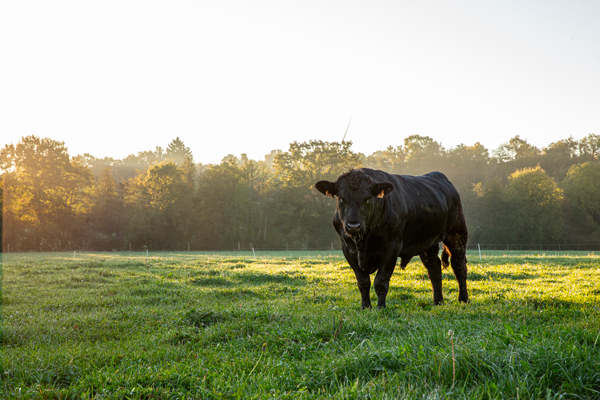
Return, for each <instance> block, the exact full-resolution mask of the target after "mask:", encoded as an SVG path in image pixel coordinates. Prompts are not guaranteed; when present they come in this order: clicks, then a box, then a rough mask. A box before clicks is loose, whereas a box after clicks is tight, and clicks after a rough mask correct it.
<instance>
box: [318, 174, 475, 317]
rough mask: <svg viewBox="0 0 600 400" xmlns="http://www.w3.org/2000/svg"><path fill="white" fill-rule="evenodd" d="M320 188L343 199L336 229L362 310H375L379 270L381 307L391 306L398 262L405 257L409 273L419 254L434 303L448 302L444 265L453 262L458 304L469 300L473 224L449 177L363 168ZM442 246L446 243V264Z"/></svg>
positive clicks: (378, 290) (404, 265)
mask: <svg viewBox="0 0 600 400" xmlns="http://www.w3.org/2000/svg"><path fill="white" fill-rule="evenodd" d="M315 186H316V188H317V189H318V190H319V191H320V192H321V193H323V194H325V195H328V196H331V197H333V198H336V199H337V209H336V211H335V213H334V214H333V226H334V227H335V229H336V231H337V232H338V234H339V235H340V237H341V239H342V250H343V252H344V256H345V257H346V260H348V263H349V264H350V266H351V267H352V269H353V270H354V274H355V275H356V280H357V281H358V289H359V290H360V295H361V297H362V303H361V305H362V308H369V307H371V298H370V296H369V291H370V289H371V277H370V274H372V273H374V272H377V275H376V276H375V282H374V287H375V292H376V293H377V307H379V308H382V307H385V298H386V295H387V292H388V288H389V283H390V278H391V276H392V273H393V272H394V268H395V267H396V260H397V259H398V257H400V260H401V262H400V266H401V268H402V269H404V268H405V267H406V264H408V263H409V261H410V260H411V258H412V257H414V256H417V255H418V256H419V257H420V258H421V261H422V262H423V265H425V268H427V272H428V274H429V279H430V280H431V286H432V288H433V302H434V304H440V303H441V302H442V301H443V296H442V264H443V265H444V267H447V266H448V258H450V263H451V265H452V269H453V271H454V275H455V276H456V280H457V281H458V289H459V294H458V300H459V301H461V302H465V303H466V302H468V301H469V294H468V292H467V259H466V245H467V226H466V224H465V218H464V215H463V210H462V205H461V202H460V196H459V194H458V192H457V191H456V188H455V187H454V186H453V185H452V183H450V181H449V180H448V178H446V176H445V175H444V174H442V173H441V172H431V173H429V174H427V175H423V176H410V175H392V174H388V173H387V172H383V171H377V170H372V169H368V168H361V169H355V170H351V171H349V172H346V173H345V174H343V175H340V176H339V177H338V179H337V180H336V181H335V182H329V181H320V182H318V183H317V184H316V185H315ZM440 242H443V244H444V249H443V252H442V260H440V258H439V257H438V253H439V243H440Z"/></svg>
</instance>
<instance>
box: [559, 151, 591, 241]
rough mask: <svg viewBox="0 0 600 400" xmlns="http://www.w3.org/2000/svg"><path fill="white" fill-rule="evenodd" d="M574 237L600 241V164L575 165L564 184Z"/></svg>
mask: <svg viewBox="0 0 600 400" xmlns="http://www.w3.org/2000/svg"><path fill="white" fill-rule="evenodd" d="M562 187H563V189H564V192H565V198H566V200H567V202H568V204H569V205H570V218H569V225H570V228H571V231H572V234H573V236H576V237H579V238H582V239H583V240H586V239H587V238H589V237H590V236H592V237H593V238H594V239H595V240H596V241H598V240H599V239H600V162H598V161H596V162H586V163H583V164H579V165H573V166H572V167H571V168H570V169H569V172H568V173H567V178H566V179H565V181H564V182H563V183H562Z"/></svg>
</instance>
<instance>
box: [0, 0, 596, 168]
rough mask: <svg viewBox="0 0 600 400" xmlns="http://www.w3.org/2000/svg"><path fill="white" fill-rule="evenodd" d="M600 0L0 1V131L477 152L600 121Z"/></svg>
mask: <svg viewBox="0 0 600 400" xmlns="http://www.w3.org/2000/svg"><path fill="white" fill-rule="evenodd" d="M599 18H600V1H596V0H590V1H580V0H565V1H555V0H531V1H522V0H518V1H512V0H497V1H494V0H490V1H469V0H456V1H451V2H449V1H442V0H439V1H433V0H423V1H406V0H390V1H387V0H369V1H366V0H362V1H355V0H343V1H330V0H316V1H312V0H301V1H299V0H296V1H289V0H273V1H266V0H253V1H247V0H239V1H235V0H219V1H205V0H195V1H177V0H174V1H152V0H146V1H134V0H130V1H128V0H118V1H111V0H103V1H61V0H58V1H51V2H49V1H35V0H31V1H22V0H6V1H2V2H1V3H0V146H2V147H3V146H4V145H5V144H8V143H17V142H18V141H19V140H20V139H21V137H23V136H26V135H36V136H40V137H50V138H52V139H54V140H60V141H64V142H65V144H66V146H67V148H68V149H69V153H70V154H71V155H77V154H83V153H90V154H91V155H93V156H95V157H99V158H102V157H113V158H123V157H126V156H127V155H129V154H136V153H137V152H139V151H145V150H154V149H155V148H156V146H160V147H163V148H165V147H166V146H167V145H168V144H169V143H170V142H171V140H173V139H174V138H175V137H179V138H180V139H181V140H183V142H184V143H185V144H186V145H187V146H188V147H190V149H191V150H192V153H193V155H194V159H195V161H196V162H202V163H204V164H206V163H219V162H220V161H221V159H222V158H223V157H225V156H226V155H228V154H233V155H236V156H239V155H240V154H242V153H246V154H247V155H248V157H250V158H252V159H255V160H262V159H264V156H265V155H266V154H268V153H269V152H270V151H271V150H275V149H281V150H284V151H285V150H287V149H288V148H289V144H290V143H291V142H293V141H299V142H303V141H309V140H324V141H341V140H342V138H343V136H344V132H345V131H346V128H347V126H348V123H349V121H350V120H351V121H352V122H351V123H350V126H349V129H348V132H347V136H346V140H351V141H352V142H353V147H352V149H353V150H354V151H358V152H362V153H364V154H366V155H368V154H371V153H373V152H374V151H377V150H384V149H385V148H386V147H387V146H390V145H392V146H398V145H402V143H403V140H404V138H406V137H408V136H410V135H422V136H429V137H431V138H433V139H434V140H436V141H438V142H440V143H441V144H442V145H443V146H444V147H446V148H451V147H454V146H456V145H458V144H461V143H462V144H465V145H469V146H470V145H473V144H474V143H476V142H480V143H482V144H483V145H484V146H485V147H487V148H488V149H490V150H494V149H496V148H497V147H498V146H499V145H501V144H502V143H506V142H507V141H508V140H509V139H510V138H511V137H513V136H515V135H520V136H521V138H524V139H526V140H527V141H528V142H529V143H531V144H534V145H536V146H538V147H544V146H547V145H548V144H550V143H551V142H554V141H557V140H561V139H565V138H568V137H570V136H572V137H574V138H575V139H580V138H582V137H584V136H587V135H588V134H590V133H596V134H600V24H598V19H599Z"/></svg>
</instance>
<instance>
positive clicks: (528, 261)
mask: <svg viewBox="0 0 600 400" xmlns="http://www.w3.org/2000/svg"><path fill="white" fill-rule="evenodd" d="M3 260H4V267H3V285H2V289H3V293H2V296H3V303H2V328H3V329H2V337H1V339H2V346H3V352H2V371H1V373H2V375H1V376H2V392H1V393H0V394H1V396H0V397H2V398H19V397H21V398H64V397H71V398H104V397H111V396H112V397H114V398H125V397H130V398H151V397H154V398H188V397H191V398H252V397H269V396H275V397H279V398H284V397H289V398H321V397H336V398H368V397H372V398H390V399H391V398H423V397H426V398H488V397H489V398H517V397H520V398H596V397H598V396H599V395H600V372H599V371H600V257H599V256H598V255H595V254H593V253H587V252H585V253H584V252H561V253H549V252H546V253H544V252H541V253H537V252H489V251H486V252H484V253H483V254H482V258H481V259H479V255H478V253H477V252H471V253H469V264H468V266H469V281H468V285H469V290H470V295H471V296H470V298H471V303H470V304H468V305H463V304H459V303H458V301H457V297H458V287H457V284H456V281H455V279H454V276H453V274H452V272H451V270H446V271H444V282H443V291H444V297H445V300H446V302H445V304H444V305H443V306H438V307H434V306H433V305H432V296H431V287H430V283H429V280H428V278H427V273H426V270H425V269H424V267H423V266H422V265H421V264H420V262H418V259H414V260H413V261H412V262H411V263H410V264H409V265H408V267H407V269H406V270H405V271H402V270H400V269H398V270H397V271H396V273H395V274H394V276H393V278H392V282H391V289H390V293H389V296H388V308H387V309H385V310H382V311H377V310H367V311H360V310H359V298H360V296H359V293H358V290H357V288H356V282H355V278H354V276H353V273H352V271H351V270H350V268H349V267H348V265H347V263H346V262H345V260H344V259H343V257H342V255H341V253H340V252H331V251H321V252H318V251H317V252H272V253H264V252H259V253H256V254H253V253H252V252H230V253H219V254H211V253H196V252H182V253H168V252H164V253H152V252H150V253H149V254H148V255H146V253H75V254H74V253H28V254H12V253H9V254H4V259H3ZM373 297H374V294H373ZM450 331H451V334H450V335H449V332H450ZM453 351H454V356H453V355H452V354H453Z"/></svg>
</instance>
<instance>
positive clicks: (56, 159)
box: [0, 136, 92, 251]
mask: <svg viewBox="0 0 600 400" xmlns="http://www.w3.org/2000/svg"><path fill="white" fill-rule="evenodd" d="M0 160H1V165H0V169H1V170H2V171H3V177H4V207H3V214H4V220H5V225H6V229H5V232H4V240H5V241H8V242H10V243H12V244H13V249H14V250H38V251H39V250H58V249H64V248H68V247H69V245H71V246H76V245H77V244H78V243H81V240H80V238H81V236H82V235H81V233H82V229H83V223H82V222H83V217H84V215H85V213H86V212H87V211H88V207H89V199H88V195H87V189H88V188H89V186H90V185H91V182H92V175H91V173H90V171H89V170H88V169H87V168H86V167H85V166H84V165H83V164H82V162H81V160H80V159H78V158H73V159H70V158H69V154H68V153H67V149H66V147H65V146H64V143H63V142H58V141H54V140H51V139H48V138H44V139H40V138H38V137H37V136H27V137H24V138H23V140H22V141H21V142H20V143H18V144H17V145H12V144H10V145H6V146H5V147H4V148H3V149H2V150H0Z"/></svg>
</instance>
